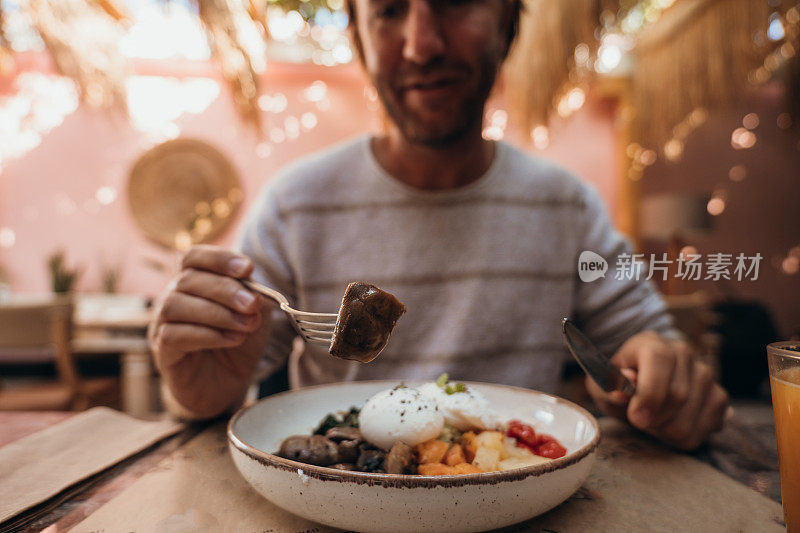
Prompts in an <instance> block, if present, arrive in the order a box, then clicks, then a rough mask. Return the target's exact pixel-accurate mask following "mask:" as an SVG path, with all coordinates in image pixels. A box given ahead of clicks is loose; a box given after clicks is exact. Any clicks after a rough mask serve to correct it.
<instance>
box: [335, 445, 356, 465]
mask: <svg viewBox="0 0 800 533" xmlns="http://www.w3.org/2000/svg"><path fill="white" fill-rule="evenodd" d="M359 444H360V442H359V441H357V440H343V441H341V442H340V443H339V444H338V445H337V446H338V447H339V461H340V462H342V463H355V462H356V461H358V445H359Z"/></svg>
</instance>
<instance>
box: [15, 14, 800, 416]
mask: <svg viewBox="0 0 800 533" xmlns="http://www.w3.org/2000/svg"><path fill="white" fill-rule="evenodd" d="M343 7H344V6H343V0H169V1H167V0H0V409H20V408H25V409H30V408H73V409H75V408H82V407H85V406H88V405H92V404H96V403H107V404H109V405H116V406H120V407H123V408H124V409H125V410H126V411H128V412H132V413H135V414H142V413H147V412H150V411H151V410H153V409H155V408H156V405H157V399H156V397H157V394H156V389H157V387H155V386H154V379H155V378H154V376H153V373H152V372H153V371H152V368H151V365H150V359H149V354H148V349H147V345H146V342H145V341H144V331H145V328H146V325H147V322H148V320H149V318H150V308H151V305H152V302H153V298H154V297H155V296H156V295H158V294H159V293H160V292H161V291H162V289H163V288H164V286H165V285H166V283H167V281H168V280H169V278H170V277H171V276H172V275H173V274H174V273H175V272H177V269H178V265H179V259H180V256H181V253H182V252H183V251H185V250H186V249H188V247H190V246H191V245H192V244H194V243H200V242H208V243H214V244H220V245H229V244H231V243H232V241H233V238H234V235H235V231H236V228H237V226H238V224H239V222H240V220H241V218H242V216H243V214H244V213H245V212H246V211H247V210H248V208H249V206H250V204H251V202H252V201H253V200H254V198H255V195H256V194H257V191H258V190H259V189H260V188H261V187H262V186H263V185H264V183H266V182H267V181H268V180H269V179H270V178H271V176H273V175H274V174H275V173H276V171H277V170H279V169H280V168H281V167H283V166H284V165H286V164H287V163H289V162H291V161H292V160H294V159H295V158H297V157H299V156H302V155H304V154H307V153H310V152H314V151H316V150H318V149H320V148H323V147H326V146H328V145H331V144H333V143H336V142H339V141H341V140H344V139H346V138H348V137H351V136H354V135H358V134H361V133H364V132H368V131H380V129H381V127H382V125H383V123H384V117H383V115H382V112H381V109H380V105H379V103H378V101H377V95H376V93H375V91H374V89H373V88H372V87H370V85H369V84H368V82H367V80H366V78H365V76H364V75H363V73H362V71H361V68H360V66H359V65H358V61H357V60H356V59H355V57H354V53H353V50H352V49H351V46H350V41H349V36H348V31H347V25H348V20H347V15H346V13H345V12H344V10H343ZM799 35H800V3H798V2H795V1H785V0H614V1H612V0H561V1H558V2H550V1H545V0H528V1H527V2H526V3H525V11H524V14H523V20H522V27H521V32H520V36H519V38H518V41H517V43H516V47H515V49H514V50H513V51H512V54H511V57H510V58H509V60H508V61H507V63H506V65H505V69H504V71H503V73H502V75H501V78H500V80H499V81H498V84H497V87H496V88H495V91H494V93H493V96H492V98H491V100H490V103H489V105H488V107H487V109H486V117H485V127H484V132H483V134H484V137H486V138H489V139H498V140H499V139H503V140H506V141H508V142H510V143H512V144H514V145H516V146H518V147H520V148H522V149H524V150H526V151H528V152H530V153H531V154H532V155H534V156H537V157H543V158H546V159H549V160H552V161H555V162H557V163H559V164H561V165H563V166H565V167H567V168H568V169H570V170H571V171H573V172H574V173H575V174H577V175H578V176H579V177H581V178H582V179H584V180H585V181H587V182H589V183H591V184H593V185H594V186H595V187H596V188H597V189H598V190H599V192H600V193H601V195H602V196H603V198H604V199H605V201H606V204H607V206H608V210H609V212H610V214H611V216H612V218H613V219H614V221H615V222H616V224H617V226H618V227H619V228H620V230H621V231H623V232H625V233H626V234H627V235H629V236H630V238H631V240H632V242H633V243H634V245H635V248H636V251H637V252H638V253H641V254H643V258H644V259H647V258H649V257H650V256H651V254H655V255H654V256H655V257H658V258H666V259H667V260H668V261H671V262H672V264H673V265H677V260H678V259H679V258H680V257H684V258H685V257H688V256H691V255H692V254H702V257H707V255H708V254H714V253H722V254H731V255H732V259H733V265H732V266H731V274H733V266H735V264H736V256H737V255H738V254H740V253H741V254H744V255H745V256H748V257H752V256H756V255H757V254H759V255H760V257H761V258H762V260H761V262H760V263H759V271H758V274H757V279H745V280H742V281H739V280H737V279H736V277H735V276H734V275H731V276H730V277H731V279H724V277H723V278H721V279H702V276H701V279H697V280H682V279H679V278H677V277H676V276H675V275H674V272H672V271H670V273H671V274H672V275H670V276H668V277H667V280H666V281H664V280H660V279H658V278H656V280H655V281H656V282H657V283H659V285H660V289H661V290H662V292H663V293H664V294H665V297H666V298H667V301H668V305H669V307H670V310H671V312H672V313H673V314H674V315H675V317H676V319H677V321H678V324H679V326H680V327H681V329H683V330H684V332H686V334H687V335H688V336H689V337H690V338H691V339H693V340H694V341H695V342H696V343H697V344H698V345H699V346H700V347H701V351H702V354H703V357H705V358H707V360H708V361H709V362H710V363H711V364H713V365H714V366H715V368H716V369H717V371H718V373H719V375H720V376H721V379H722V380H723V384H725V385H726V386H727V387H728V388H729V390H731V392H732V393H734V394H735V395H739V396H754V397H758V396H763V395H764V394H765V391H766V390H767V389H765V385H764V378H765V377H766V373H767V371H766V363H765V358H764V346H765V344H767V343H768V342H772V341H775V340H781V339H788V338H790V337H792V336H793V335H797V334H798V333H800V273H799V271H800V56H798V52H800V48H798V47H799V46H800V43H799V42H798V39H799ZM663 254H666V255H663ZM752 277H753V276H752V274H751V278H752ZM33 323H37V324H44V325H43V326H42V327H41V328H38V329H37V328H32V327H31V326H30V324H33ZM34 329H37V331H33V330H34ZM54 346H55V348H54ZM48 376H49V377H51V378H53V379H52V380H51V383H49V384H45V383H42V378H46V377H48ZM4 402H5V403H4Z"/></svg>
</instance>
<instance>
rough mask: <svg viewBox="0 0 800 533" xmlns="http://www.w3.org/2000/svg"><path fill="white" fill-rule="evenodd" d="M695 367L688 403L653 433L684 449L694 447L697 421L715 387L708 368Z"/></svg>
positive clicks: (698, 364) (697, 365)
mask: <svg viewBox="0 0 800 533" xmlns="http://www.w3.org/2000/svg"><path fill="white" fill-rule="evenodd" d="M693 366H694V367H693V369H692V372H691V376H692V377H691V383H690V384H689V394H688V396H687V398H686V402H685V403H684V405H683V406H682V407H681V409H680V410H679V411H678V412H677V413H675V415H674V416H672V417H671V418H669V419H667V420H666V421H665V422H664V424H663V425H662V426H661V427H659V428H656V429H655V430H654V431H653V432H652V434H653V435H655V436H657V437H659V438H660V439H661V440H663V441H664V442H666V443H668V444H671V445H673V446H676V447H678V448H682V449H690V448H691V447H693V443H694V441H695V435H696V433H697V427H698V425H697V421H698V419H699V417H700V413H701V412H702V410H703V409H704V407H705V405H706V403H707V401H708V396H709V393H710V392H711V389H712V387H713V386H714V378H713V375H712V373H711V370H710V369H709V368H708V367H707V366H705V365H701V364H700V363H696V364H695V365H693ZM703 437H705V435H704V436H703ZM698 444H699V442H698ZM695 446H696V445H695Z"/></svg>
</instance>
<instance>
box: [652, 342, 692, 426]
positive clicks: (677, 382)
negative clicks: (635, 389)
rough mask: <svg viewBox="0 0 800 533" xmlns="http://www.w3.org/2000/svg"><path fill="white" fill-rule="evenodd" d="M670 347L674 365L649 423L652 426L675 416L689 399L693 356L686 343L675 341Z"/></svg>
mask: <svg viewBox="0 0 800 533" xmlns="http://www.w3.org/2000/svg"><path fill="white" fill-rule="evenodd" d="M672 348H673V354H672V357H674V360H675V366H674V370H673V372H672V379H671V381H670V383H669V387H668V390H667V394H666V396H665V397H664V401H663V402H662V404H661V408H660V409H659V410H658V411H657V412H656V414H655V415H654V416H653V420H652V423H651V425H652V426H654V427H657V426H660V425H662V424H664V423H665V422H666V421H668V420H670V419H672V418H673V417H675V416H676V414H677V413H678V412H679V411H680V410H681V409H683V408H684V406H685V404H686V403H687V400H688V399H689V392H690V389H691V384H692V379H693V377H692V375H693V371H694V365H695V362H694V358H693V356H692V352H691V350H690V348H689V346H688V345H687V344H686V343H679V344H678V343H676V344H674V345H672Z"/></svg>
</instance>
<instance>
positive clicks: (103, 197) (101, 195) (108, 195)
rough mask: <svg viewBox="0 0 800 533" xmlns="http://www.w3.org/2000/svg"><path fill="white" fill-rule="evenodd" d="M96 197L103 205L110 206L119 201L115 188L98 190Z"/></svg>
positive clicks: (106, 187) (108, 187) (105, 187)
mask: <svg viewBox="0 0 800 533" xmlns="http://www.w3.org/2000/svg"><path fill="white" fill-rule="evenodd" d="M94 197H95V198H96V199H97V201H98V202H100V204H102V205H110V204H111V203H113V202H114V200H116V199H117V190H116V189H115V188H114V187H110V186H107V185H106V186H104V187H100V188H99V189H97V191H96V192H95V193H94Z"/></svg>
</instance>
